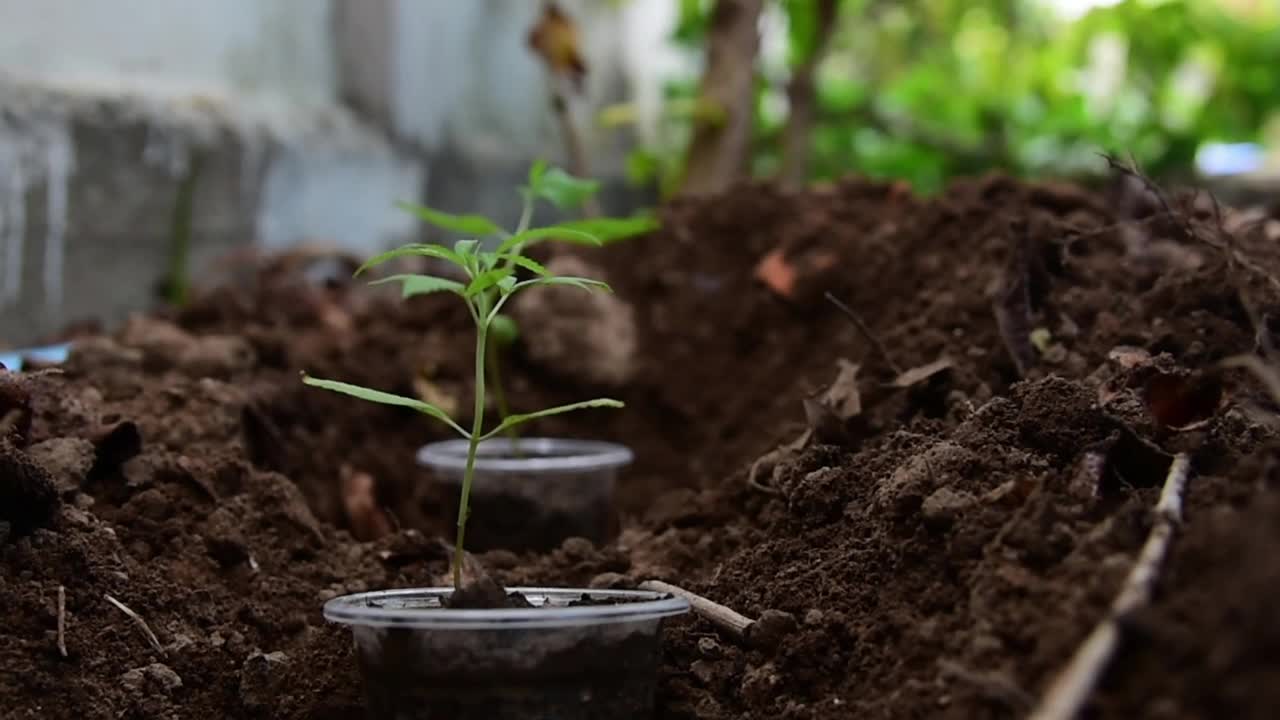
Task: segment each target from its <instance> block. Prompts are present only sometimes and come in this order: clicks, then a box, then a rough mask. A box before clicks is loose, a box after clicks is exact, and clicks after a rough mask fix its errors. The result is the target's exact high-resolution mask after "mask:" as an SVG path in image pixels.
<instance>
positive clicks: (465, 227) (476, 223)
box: [397, 202, 502, 236]
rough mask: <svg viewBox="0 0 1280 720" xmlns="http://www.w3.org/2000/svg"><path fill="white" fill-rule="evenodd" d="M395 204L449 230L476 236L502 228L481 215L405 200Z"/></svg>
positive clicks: (492, 232)
mask: <svg viewBox="0 0 1280 720" xmlns="http://www.w3.org/2000/svg"><path fill="white" fill-rule="evenodd" d="M397 205H398V206H399V207H400V208H401V209H402V210H407V211H408V212H410V213H412V214H414V215H415V216H417V218H418V219H419V220H422V221H424V222H427V223H430V224H432V225H435V226H436V227H438V228H442V229H444V230H449V231H451V232H456V233H461V234H463V235H478V236H484V235H494V234H496V233H500V232H502V228H500V227H498V226H497V225H495V224H494V223H493V221H492V220H490V219H489V218H487V217H485V216H483V215H454V214H452V213H447V212H441V211H440V210H434V209H432V208H429V207H423V206H422V205H414V204H413V203H407V202H402V203H397Z"/></svg>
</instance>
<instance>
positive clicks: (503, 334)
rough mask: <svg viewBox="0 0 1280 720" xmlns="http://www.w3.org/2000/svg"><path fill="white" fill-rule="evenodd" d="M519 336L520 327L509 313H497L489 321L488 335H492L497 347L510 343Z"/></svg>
mask: <svg viewBox="0 0 1280 720" xmlns="http://www.w3.org/2000/svg"><path fill="white" fill-rule="evenodd" d="M519 336H520V329H519V327H518V326H517V325H516V321H515V320H514V319H512V317H511V316H510V315H504V314H502V313H498V314H497V315H494V316H493V320H491V321H489V337H492V338H493V340H494V342H495V343H496V344H497V345H498V346H499V347H506V346H508V345H510V344H511V343H513V342H515V341H516V338H517V337H519Z"/></svg>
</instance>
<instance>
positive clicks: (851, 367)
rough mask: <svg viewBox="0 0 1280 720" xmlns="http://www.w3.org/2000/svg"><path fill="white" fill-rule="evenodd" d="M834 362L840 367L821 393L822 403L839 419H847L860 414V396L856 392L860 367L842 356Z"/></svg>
mask: <svg viewBox="0 0 1280 720" xmlns="http://www.w3.org/2000/svg"><path fill="white" fill-rule="evenodd" d="M836 364H837V366H838V367H839V368H840V369H839V371H838V372H837V374H836V379H835V381H834V382H832V383H831V386H830V387H828V388H827V391H826V392H824V393H823V394H822V404H823V405H825V406H827V407H828V408H831V410H832V411H834V412H835V414H836V416H837V417H839V418H840V419H841V420H848V419H849V418H852V417H854V416H856V415H860V414H862V396H861V395H860V394H859V393H858V371H859V370H860V369H861V368H860V367H859V366H858V365H857V364H855V363H851V362H849V361H848V360H845V359H844V358H840V359H839V360H837V361H836Z"/></svg>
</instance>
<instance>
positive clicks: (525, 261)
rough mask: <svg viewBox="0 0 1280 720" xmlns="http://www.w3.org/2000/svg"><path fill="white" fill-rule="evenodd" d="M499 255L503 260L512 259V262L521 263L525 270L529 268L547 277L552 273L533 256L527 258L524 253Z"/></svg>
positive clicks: (534, 272) (536, 273)
mask: <svg viewBox="0 0 1280 720" xmlns="http://www.w3.org/2000/svg"><path fill="white" fill-rule="evenodd" d="M498 257H499V258H501V259H503V260H510V261H511V262H513V263H515V264H516V265H519V266H520V267H522V268H524V269H525V270H528V271H529V272H531V273H533V274H534V275H541V276H542V277H547V276H548V275H550V274H551V273H550V271H548V270H547V268H546V267H545V266H544V265H543V264H542V263H540V262H538V261H537V260H534V259H532V258H527V257H525V256H523V255H499V256H498Z"/></svg>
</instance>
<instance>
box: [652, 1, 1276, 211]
mask: <svg viewBox="0 0 1280 720" xmlns="http://www.w3.org/2000/svg"><path fill="white" fill-rule="evenodd" d="M673 1H676V2H679V3H680V14H679V23H678V27H677V28H676V30H675V32H674V40H675V41H676V42H677V43H680V44H682V45H685V46H687V47H689V48H691V49H698V48H700V47H701V46H702V45H703V43H704V42H705V40H706V33H707V22H708V19H709V14H710V11H711V7H712V5H713V1H712V0H673ZM839 3H840V5H839V15H838V20H837V22H836V23H835V25H834V26H833V30H832V35H831V38H830V42H829V45H828V51H827V56H826V57H825V58H824V59H823V62H822V63H821V65H820V66H819V67H818V72H817V77H816V81H817V84H816V87H817V97H816V107H817V118H818V119H817V124H816V126H815V127H814V129H813V135H812V138H811V146H812V149H813V158H812V169H813V174H814V177H815V178H829V177H834V176H839V175H843V174H846V173H850V172H856V173H858V174H862V175H868V176H873V177H886V178H904V179H907V180H909V181H911V182H912V183H913V184H914V185H915V186H916V187H917V188H918V189H919V190H921V191H924V192H928V191H932V190H936V189H937V188H939V187H940V186H941V185H942V184H943V183H944V182H945V181H946V180H947V179H948V178H950V177H953V176H956V175H961V174H973V173H976V172H981V171H984V170H988V169H991V168H1003V169H1006V170H1009V171H1012V172H1015V173H1018V174H1022V175H1032V176H1034V175H1054V176H1078V175H1085V174H1089V173H1092V172H1095V171H1098V170H1101V168H1102V163H1101V159H1100V158H1099V157H1098V156H1097V153H1098V152H1108V153H1115V154H1121V155H1128V154H1132V156H1133V157H1134V158H1135V159H1136V160H1137V161H1138V162H1139V163H1140V164H1142V166H1143V167H1144V168H1145V169H1146V170H1147V171H1148V172H1150V173H1151V174H1153V175H1158V176H1167V175H1179V174H1185V173H1187V172H1190V170H1191V168H1192V165H1193V163H1194V159H1195V154H1196V151H1197V149H1198V148H1199V147H1200V145H1201V144H1202V143H1203V142H1206V141H1228V142H1235V141H1249V140H1258V139H1259V137H1260V134H1261V132H1262V129H1263V127H1264V125H1265V124H1266V123H1267V121H1268V119H1269V118H1272V117H1273V116H1274V115H1275V114H1276V113H1277V111H1278V110H1280V3H1275V2H1273V1H1272V0H1234V1H1230V2H1229V1H1228V0H1123V1H1121V2H1118V3H1116V4H1113V5H1111V6H1109V7H1096V8H1094V9H1093V10H1092V11H1090V12H1088V13H1087V14H1085V15H1083V16H1081V17H1078V18H1076V19H1072V20H1068V19H1064V18H1063V17H1062V16H1061V15H1058V14H1056V13H1055V11H1054V10H1053V9H1052V8H1051V7H1050V5H1051V3H1050V2H1048V1H1047V0H913V1H909V2H894V1H893V0H839ZM816 5H817V2H816V0H769V5H768V11H769V12H770V13H771V14H772V15H773V16H774V17H775V18H784V19H785V28H786V30H785V34H786V47H785V52H783V53H776V52H775V53H773V55H774V56H775V57H776V56H778V55H781V56H782V57H781V58H780V59H779V60H775V61H774V62H770V57H769V55H770V53H768V52H766V53H764V57H762V59H761V61H760V62H759V63H758V66H759V70H758V91H757V102H756V118H755V127H756V137H755V147H754V156H753V158H752V167H753V170H754V171H755V172H756V173H757V174H759V175H769V174H771V173H772V172H773V171H774V170H775V169H776V168H777V166H778V162H779V157H778V154H779V150H780V139H781V131H782V128H783V126H784V124H785V123H786V120H787V107H786V97H787V94H786V89H787V87H786V85H787V81H788V77H789V71H790V69H791V68H793V67H796V66H797V65H799V64H800V63H801V62H803V60H804V59H805V58H806V57H808V55H809V54H810V53H812V52H813V49H814V47H815V45H816V42H817V38H818V37H819V28H818V27H817V21H816ZM697 82H698V79H697V78H696V77H688V78H681V79H678V80H676V81H674V82H672V83H670V85H669V87H668V90H667V97H668V101H669V103H670V105H671V106H672V107H681V106H688V105H689V104H690V103H691V102H692V101H693V100H695V96H696V89H697ZM689 121H690V115H689V113H680V112H673V113H668V114H667V116H666V117H665V118H664V123H665V125H666V126H667V127H666V128H665V129H666V131H667V132H666V134H665V135H664V138H666V139H665V140H664V142H663V147H656V148H644V149H641V150H639V151H637V152H636V153H635V155H633V157H632V158H631V164H630V170H631V174H632V177H633V178H634V179H635V180H637V181H641V182H655V181H656V182H658V183H659V185H661V186H662V187H663V189H665V190H670V189H671V188H672V184H673V183H674V181H675V178H676V177H678V169H679V168H678V164H679V161H680V158H681V155H682V153H683V149H684V148H683V142H684V138H686V137H687V128H688V125H689Z"/></svg>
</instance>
